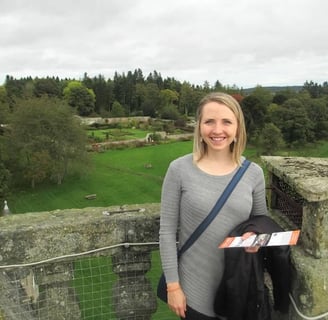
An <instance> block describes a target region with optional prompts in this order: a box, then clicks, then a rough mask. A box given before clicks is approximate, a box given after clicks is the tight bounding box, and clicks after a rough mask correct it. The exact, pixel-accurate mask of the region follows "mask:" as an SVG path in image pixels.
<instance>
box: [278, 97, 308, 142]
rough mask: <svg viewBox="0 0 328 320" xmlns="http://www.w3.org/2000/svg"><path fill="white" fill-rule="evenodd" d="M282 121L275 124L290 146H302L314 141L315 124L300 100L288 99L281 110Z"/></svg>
mask: <svg viewBox="0 0 328 320" xmlns="http://www.w3.org/2000/svg"><path fill="white" fill-rule="evenodd" d="M279 116H280V120H278V123H275V124H276V126H277V127H279V129H280V130H281V132H282V134H283V137H284V140H285V141H286V143H288V144H289V145H292V144H297V145H302V144H305V143H307V142H312V141H313V140H314V134H313V122H312V121H311V120H310V119H309V117H308V115H307V112H306V109H305V107H304V105H303V104H302V102H301V101H299V100H298V99H288V100H287V101H285V102H284V103H283V105H282V108H281V109H280V115H279Z"/></svg>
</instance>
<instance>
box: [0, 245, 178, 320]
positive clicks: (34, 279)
mask: <svg viewBox="0 0 328 320" xmlns="http://www.w3.org/2000/svg"><path fill="white" fill-rule="evenodd" d="M161 272H162V271H161V264H160V257H159V251H158V243H142V244H134V243H133V244H126V243H125V244H120V245H115V246H112V247H107V248H101V249H97V250H96V251H93V252H87V253H85V252H84V253H80V254H74V255H67V256H64V257H54V258H53V259H47V260H46V261H39V262H35V263H31V264H24V265H11V266H0V290H1V296H0V320H2V319H3V320H13V319H15V320H21V319H24V320H36V319H38V320H61V319H67V320H75V319H83V320H105V319H106V320H107V319H118V320H123V319H127V320H132V319H135V320H139V319H140V320H146V319H152V320H169V319H177V317H176V316H175V315H174V314H173V313H172V312H171V311H170V310H169V309H168V308H167V306H166V305H165V304H164V303H162V302H161V301H160V300H158V299H157V298H156V285H157V281H158V279H159V276H160V274H161Z"/></svg>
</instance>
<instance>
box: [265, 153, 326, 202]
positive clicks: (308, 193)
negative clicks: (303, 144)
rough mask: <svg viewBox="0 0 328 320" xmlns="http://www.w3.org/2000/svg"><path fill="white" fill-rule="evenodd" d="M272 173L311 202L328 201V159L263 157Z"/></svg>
mask: <svg viewBox="0 0 328 320" xmlns="http://www.w3.org/2000/svg"><path fill="white" fill-rule="evenodd" d="M261 158H262V160H263V161H264V163H265V165H266V167H267V168H268V170H269V171H270V172H272V173H273V174H275V175H276V176H278V177H279V178H281V179H282V180H284V181H285V182H286V183H287V184H288V185H290V186H291V187H293V188H294V189H295V191H296V192H297V193H299V194H300V195H301V196H302V197H303V198H304V199H306V200H307V201H309V202H312V201H323V200H328V159H327V158H310V157H309V158H308V157H306V158H305V157H277V156H271V157H269V156H263V157H261Z"/></svg>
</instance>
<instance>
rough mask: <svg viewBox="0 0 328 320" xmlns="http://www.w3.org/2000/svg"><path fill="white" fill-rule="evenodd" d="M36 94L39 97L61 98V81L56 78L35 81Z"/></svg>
mask: <svg viewBox="0 0 328 320" xmlns="http://www.w3.org/2000/svg"><path fill="white" fill-rule="evenodd" d="M34 94H35V96H37V97H41V96H42V95H44V94H45V95H48V96H50V97H61V95H62V92H61V89H60V85H59V81H57V80H55V79H54V78H49V77H47V78H42V79H36V80H35V81H34Z"/></svg>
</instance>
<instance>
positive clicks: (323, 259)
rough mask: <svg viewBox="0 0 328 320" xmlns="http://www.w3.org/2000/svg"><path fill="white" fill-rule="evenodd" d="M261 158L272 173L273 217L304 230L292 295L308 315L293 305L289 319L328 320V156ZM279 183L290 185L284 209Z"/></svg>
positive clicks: (296, 250)
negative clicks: (296, 222) (280, 206)
mask: <svg viewBox="0 0 328 320" xmlns="http://www.w3.org/2000/svg"><path fill="white" fill-rule="evenodd" d="M262 159H263V161H264V163H265V165H266V167H267V169H268V172H269V177H268V178H269V181H268V187H269V189H270V191H269V192H268V202H269V204H270V207H271V212H272V215H273V218H274V219H276V220H277V222H278V223H279V224H280V225H282V226H283V227H284V228H285V229H286V230H288V229H295V228H300V229H301V234H300V240H299V243H298V245H297V246H295V247H292V263H293V266H294V270H293V287H292V292H291V294H292V297H293V299H294V301H295V303H296V305H297V307H298V308H299V311H300V312H301V313H302V314H303V315H304V316H305V317H302V316H300V315H299V314H298V313H297V312H296V311H295V308H291V309H290V315H289V319H291V320H300V319H309V318H306V317H316V319H328V316H327V317H321V315H323V314H327V312H328V304H327V302H328V276H327V275H328V159H326V158H303V157H262ZM277 181H278V183H277ZM273 184H276V186H273ZM277 185H278V187H279V185H280V186H287V187H286V188H285V190H286V189H288V190H287V191H288V195H287V197H286V199H287V200H286V205H285V208H284V207H282V208H278V204H277V202H278V201H277V198H279V194H278V195H277V192H276V188H277ZM288 198H290V207H289V208H288V201H289V200H288ZM296 202H297V203H296ZM295 207H297V209H296V211H297V210H299V209H298V208H300V211H299V212H298V213H297V215H301V216H300V217H298V218H297V221H298V222H299V224H298V225H297V226H296V225H295V224H294V222H293V221H292V220H293V218H294V213H293V210H294V208H295ZM317 317H318V318H317ZM319 317H320V318H319Z"/></svg>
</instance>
